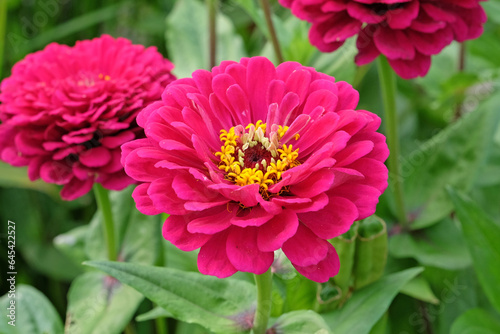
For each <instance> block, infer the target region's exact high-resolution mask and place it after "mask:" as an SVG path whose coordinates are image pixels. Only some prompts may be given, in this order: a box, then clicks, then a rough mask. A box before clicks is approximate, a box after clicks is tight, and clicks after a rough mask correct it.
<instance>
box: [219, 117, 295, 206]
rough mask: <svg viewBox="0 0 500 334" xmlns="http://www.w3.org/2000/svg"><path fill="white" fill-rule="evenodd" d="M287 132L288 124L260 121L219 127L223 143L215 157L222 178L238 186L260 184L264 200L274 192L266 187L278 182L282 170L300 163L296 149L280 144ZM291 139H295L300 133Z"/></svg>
mask: <svg viewBox="0 0 500 334" xmlns="http://www.w3.org/2000/svg"><path fill="white" fill-rule="evenodd" d="M271 128H272V130H271V132H270V133H268V134H267V135H266V132H267V131H268V130H269V129H271ZM287 131H288V126H281V125H279V126H275V125H273V126H272V127H268V126H267V124H266V123H263V122H262V121H261V120H259V121H257V123H255V124H253V123H250V124H248V125H247V126H246V127H245V128H243V127H242V126H237V127H232V128H230V129H229V130H224V129H222V130H221V131H220V136H219V138H220V141H221V143H222V144H223V145H222V146H221V149H220V151H219V152H216V153H215V156H216V157H218V158H219V166H218V167H219V169H220V170H221V171H224V172H225V179H226V180H229V181H231V182H233V183H234V184H236V185H239V186H246V185H250V184H259V191H260V193H261V195H262V197H263V198H264V199H268V198H270V197H271V196H274V195H276V194H270V193H269V192H268V190H269V187H270V186H271V185H273V184H276V183H278V182H279V181H280V180H281V176H282V174H283V173H284V172H285V171H287V170H289V169H291V168H293V167H296V166H298V165H300V162H299V161H298V158H299V149H295V150H294V149H293V147H292V145H291V144H290V145H286V144H283V145H282V144H281V143H280V139H281V138H282V137H283V136H284V135H285V133H286V132H287ZM294 138H295V140H297V139H298V138H299V134H295V135H294Z"/></svg>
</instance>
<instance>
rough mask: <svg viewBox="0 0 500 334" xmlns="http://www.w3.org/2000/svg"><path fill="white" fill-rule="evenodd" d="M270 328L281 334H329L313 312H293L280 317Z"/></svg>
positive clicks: (326, 326) (328, 329)
mask: <svg viewBox="0 0 500 334" xmlns="http://www.w3.org/2000/svg"><path fill="white" fill-rule="evenodd" d="M272 328H273V329H274V330H275V332H276V333H283V334H303V333H311V334H329V333H331V330H330V328H329V327H328V325H327V324H326V322H325V320H324V319H323V318H322V317H321V316H320V315H319V314H317V313H316V312H313V311H310V310H309V311H293V312H289V313H285V314H283V315H282V316H280V317H279V318H278V319H277V320H276V322H275V323H274V325H273V326H272Z"/></svg>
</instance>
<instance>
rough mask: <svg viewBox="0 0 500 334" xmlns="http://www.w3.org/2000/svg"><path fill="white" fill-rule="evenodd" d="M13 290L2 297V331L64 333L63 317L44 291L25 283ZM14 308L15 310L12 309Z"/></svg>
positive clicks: (6, 332)
mask: <svg viewBox="0 0 500 334" xmlns="http://www.w3.org/2000/svg"><path fill="white" fill-rule="evenodd" d="M8 278H9V276H7V277H3V278H2V281H5V279H8ZM8 282H9V281H7V283H8ZM7 287H8V286H7ZM11 291H12V290H10V291H9V292H8V293H7V294H5V295H4V296H3V297H2V298H0V308H1V309H2V313H3V314H2V315H3V316H2V321H0V333H2V334H26V333H37V334H60V333H61V334H62V333H63V332H64V330H63V324H62V321H61V318H60V317H59V315H58V314H57V311H56V309H55V308H54V306H52V304H51V303H50V301H49V300H48V299H47V297H45V296H44V295H43V293H41V292H40V291H38V290H37V289H35V288H34V287H32V286H29V285H24V284H19V285H17V286H16V287H15V292H11ZM13 302H14V304H13ZM9 308H11V309H9ZM13 308H15V310H12V309H13ZM11 315H12V316H11Z"/></svg>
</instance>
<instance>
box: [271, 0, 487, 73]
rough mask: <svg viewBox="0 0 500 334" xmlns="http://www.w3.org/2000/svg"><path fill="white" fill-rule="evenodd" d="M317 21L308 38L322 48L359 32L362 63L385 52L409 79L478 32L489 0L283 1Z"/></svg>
mask: <svg viewBox="0 0 500 334" xmlns="http://www.w3.org/2000/svg"><path fill="white" fill-rule="evenodd" d="M279 1H280V3H281V4H282V5H284V6H286V7H288V8H290V9H291V11H292V13H293V14H294V15H295V16H297V17H299V18H300V19H303V20H307V21H309V22H311V23H312V26H311V30H310V31H309V39H310V41H311V43H312V44H313V45H315V46H316V47H317V48H318V49H319V50H320V51H322V52H332V51H335V50H337V49H338V48H339V47H340V46H342V44H344V42H345V40H346V39H348V38H350V37H353V36H356V35H357V41H356V46H357V48H358V54H357V55H356V58H355V61H356V64H357V65H364V64H367V63H370V62H372V61H373V60H374V59H375V58H377V56H378V55H380V54H383V55H385V56H386V57H387V58H388V60H389V64H390V65H391V67H392V68H393V69H394V71H395V72H396V73H397V74H398V75H399V76H400V77H402V78H404V79H411V78H415V77H418V76H425V75H426V74H427V72H428V70H429V68H430V65H431V56H432V55H436V54H438V53H440V52H441V50H443V48H444V47H445V46H447V45H449V44H450V43H451V42H452V41H453V40H456V41H458V42H463V41H466V40H470V39H474V38H477V37H479V36H480V35H481V34H482V32H483V24H484V23H485V22H486V14H485V12H484V10H483V8H482V7H481V6H480V4H479V2H480V1H484V0H465V1H453V0H442V1H436V0H404V1H394V0H353V1H345V0H315V1H309V0H279Z"/></svg>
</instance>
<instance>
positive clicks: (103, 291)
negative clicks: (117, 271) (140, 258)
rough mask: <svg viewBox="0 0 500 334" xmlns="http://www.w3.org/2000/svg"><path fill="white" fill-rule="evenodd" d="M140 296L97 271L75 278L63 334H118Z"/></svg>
mask: <svg viewBox="0 0 500 334" xmlns="http://www.w3.org/2000/svg"><path fill="white" fill-rule="evenodd" d="M142 299H143V296H142V295H141V294H140V293H138V292H137V291H135V290H134V289H132V288H131V287H129V286H126V285H123V284H121V283H120V282H118V281H117V280H115V279H114V278H112V277H109V276H107V275H104V274H102V273H98V272H89V273H85V274H83V275H81V276H78V277H77V278H76V279H75V280H74V281H73V283H72V284H71V287H70V290H69V292H68V310H67V314H66V334H71V333H74V334H79V333H92V334H101V333H102V334H115V333H116V334H118V333H121V332H122V331H123V329H124V328H125V327H126V326H127V324H128V323H129V321H130V319H132V316H133V315H134V313H135V310H136V309H137V307H138V306H139V304H140V303H141V301H142Z"/></svg>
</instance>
